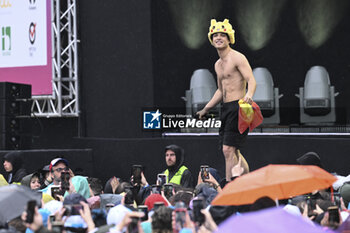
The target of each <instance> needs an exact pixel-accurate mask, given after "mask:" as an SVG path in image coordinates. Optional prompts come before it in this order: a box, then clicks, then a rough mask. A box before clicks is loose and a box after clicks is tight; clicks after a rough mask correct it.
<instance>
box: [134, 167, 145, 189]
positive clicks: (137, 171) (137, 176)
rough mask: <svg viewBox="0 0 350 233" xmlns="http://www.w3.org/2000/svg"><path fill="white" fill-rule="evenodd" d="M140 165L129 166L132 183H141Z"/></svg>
mask: <svg viewBox="0 0 350 233" xmlns="http://www.w3.org/2000/svg"><path fill="white" fill-rule="evenodd" d="M142 170H143V169H142V165H132V167H131V176H132V177H133V183H134V184H139V185H141V178H142V177H141V172H142Z"/></svg>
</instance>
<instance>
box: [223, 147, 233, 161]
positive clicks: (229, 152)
mask: <svg viewBox="0 0 350 233" xmlns="http://www.w3.org/2000/svg"><path fill="white" fill-rule="evenodd" d="M235 151H236V148H235V147H233V146H227V145H223V146H222V152H223V153H224V156H225V158H230V157H232V156H234V155H235Z"/></svg>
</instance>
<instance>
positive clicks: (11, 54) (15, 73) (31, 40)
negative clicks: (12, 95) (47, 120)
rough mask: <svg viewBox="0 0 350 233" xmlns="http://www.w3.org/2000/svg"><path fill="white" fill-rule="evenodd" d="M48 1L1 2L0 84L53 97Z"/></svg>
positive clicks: (5, 0)
mask: <svg viewBox="0 0 350 233" xmlns="http://www.w3.org/2000/svg"><path fill="white" fill-rule="evenodd" d="M50 5H51V4H50V1H49V0H23V1H16V0H0V81H1V82H4V81H7V82H16V83H25V84H31V85H32V94H33V95H44V94H45V95H47V94H52V83H51V82H52V67H51V66H52V62H51V23H50V22H51V15H50V12H51V9H50V7H51V6H50Z"/></svg>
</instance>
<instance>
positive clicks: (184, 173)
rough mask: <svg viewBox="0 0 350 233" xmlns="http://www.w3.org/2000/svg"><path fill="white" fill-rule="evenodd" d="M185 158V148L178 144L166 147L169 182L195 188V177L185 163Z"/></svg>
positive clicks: (166, 173) (166, 171)
mask: <svg viewBox="0 0 350 233" xmlns="http://www.w3.org/2000/svg"><path fill="white" fill-rule="evenodd" d="M184 160H185V152H184V149H183V148H181V147H179V146H177V145H169V146H166V147H165V163H166V166H167V169H166V170H165V171H164V174H165V175H167V183H173V184H178V185H181V186H182V187H184V188H193V177H192V174H191V172H190V170H188V168H187V167H186V166H185V165H184V164H183V163H184Z"/></svg>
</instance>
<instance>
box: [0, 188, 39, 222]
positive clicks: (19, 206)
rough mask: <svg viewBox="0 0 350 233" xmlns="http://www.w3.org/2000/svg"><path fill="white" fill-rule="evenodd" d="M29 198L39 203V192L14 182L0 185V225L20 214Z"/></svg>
mask: <svg viewBox="0 0 350 233" xmlns="http://www.w3.org/2000/svg"><path fill="white" fill-rule="evenodd" d="M29 200H35V201H36V202H37V204H38V205H39V204H40V200H41V193H38V192H35V191H32V190H31V189H30V188H28V187H26V186H22V185H16V184H11V185H7V186H2V187H0V207H1V208H0V225H2V226H3V225H5V224H6V223H7V222H8V221H10V220H12V219H14V218H16V217H18V216H20V215H21V214H22V212H23V211H24V210H25V209H26V206H27V202H28V201H29Z"/></svg>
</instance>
